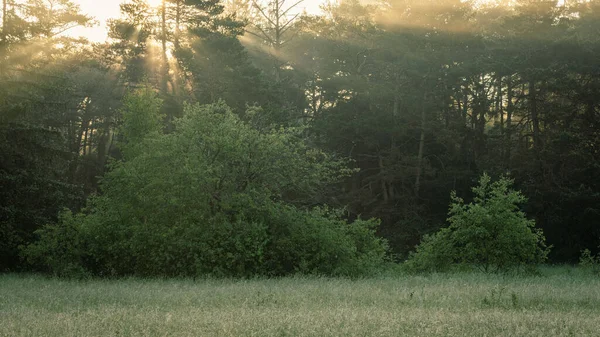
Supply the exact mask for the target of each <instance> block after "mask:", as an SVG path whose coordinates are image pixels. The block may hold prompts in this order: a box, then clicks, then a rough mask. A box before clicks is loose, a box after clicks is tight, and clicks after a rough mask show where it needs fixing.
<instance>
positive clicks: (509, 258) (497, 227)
mask: <svg viewBox="0 0 600 337" xmlns="http://www.w3.org/2000/svg"><path fill="white" fill-rule="evenodd" d="M512 183H513V182H512V180H510V179H508V178H506V177H502V178H500V179H499V180H497V181H494V182H492V181H491V178H490V176H488V175H487V174H484V175H482V176H481V178H480V179H479V185H478V186H476V187H474V188H473V193H474V198H473V202H471V203H468V204H465V203H464V201H463V199H461V198H459V197H458V196H456V194H455V193H453V194H452V196H451V199H452V203H451V204H450V210H449V216H450V217H449V218H448V222H449V226H448V227H447V228H444V229H442V230H440V231H439V232H438V233H436V234H434V235H433V236H428V237H426V238H425V239H424V240H423V242H422V243H421V244H420V245H419V246H418V247H417V250H416V253H413V254H412V255H411V256H410V258H409V259H408V261H407V262H406V264H407V268H408V269H409V270H415V271H419V270H428V269H429V270H432V269H433V270H436V269H437V270H439V269H443V268H447V267H449V263H458V264H465V265H472V266H475V267H478V268H480V269H481V270H483V271H485V272H498V271H505V270H508V269H511V268H515V267H521V266H524V265H535V264H538V263H541V262H544V261H545V260H546V256H547V254H548V251H549V249H548V248H547V247H546V245H545V238H544V235H543V234H542V231H541V230H540V229H536V228H535V222H534V221H533V220H529V219H527V218H526V216H525V213H523V212H522V211H521V210H520V209H519V205H520V204H523V203H524V202H525V201H526V198H525V197H524V196H523V195H522V194H521V193H520V192H518V191H515V190H513V189H512V188H511V187H512Z"/></svg>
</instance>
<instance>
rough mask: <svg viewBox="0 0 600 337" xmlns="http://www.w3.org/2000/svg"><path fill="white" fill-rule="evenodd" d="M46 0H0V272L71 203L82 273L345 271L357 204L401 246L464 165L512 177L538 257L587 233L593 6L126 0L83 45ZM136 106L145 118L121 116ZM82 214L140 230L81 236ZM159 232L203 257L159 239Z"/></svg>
mask: <svg viewBox="0 0 600 337" xmlns="http://www.w3.org/2000/svg"><path fill="white" fill-rule="evenodd" d="M50 3H51V4H50V5H49V4H48V3H42V2H39V1H33V0H23V1H17V0H2V12H1V14H2V26H1V29H0V186H1V189H0V237H1V240H0V259H1V261H0V269H2V270H18V269H23V268H27V267H26V265H27V264H26V259H24V256H25V255H23V251H24V250H23V248H24V247H26V246H27V245H28V244H30V243H32V242H35V240H36V234H34V232H35V231H36V230H38V229H40V228H42V227H43V226H44V225H46V224H51V223H56V222H57V220H58V215H59V213H60V212H61V210H63V209H64V208H68V209H70V210H72V211H73V213H79V211H80V210H82V209H83V213H81V214H83V215H81V216H85V218H86V219H85V221H83V220H81V221H77V220H74V219H76V218H77V217H78V216H80V215H77V214H76V215H74V216H71V215H68V213H62V214H63V215H61V221H62V223H63V224H69V223H77V226H76V228H75V229H74V230H75V231H81V230H83V232H81V233H83V234H81V235H83V236H82V237H84V238H88V239H89V240H88V239H86V240H87V241H86V240H84V241H85V245H88V246H81V247H79V248H77V249H81V250H83V251H86V252H95V253H94V254H93V255H90V256H87V255H85V254H83V255H81V254H75V257H73V258H74V259H75V260H77V261H75V262H73V263H74V265H77V266H81V265H85V266H87V268H88V269H92V270H93V269H94V268H97V270H95V272H96V273H99V274H100V273H115V274H126V271H125V269H126V268H127V267H131V268H138V269H136V270H137V273H139V274H153V273H155V270H153V269H152V268H162V267H164V268H166V269H161V270H168V268H169V267H173V268H175V267H176V265H175V264H174V261H195V262H193V263H192V262H190V263H187V264H185V265H186V266H187V267H186V268H192V267H190V266H192V265H193V266H195V267H193V268H196V269H193V270H192V269H190V270H188V271H186V272H185V273H187V274H196V273H205V272H206V271H207V270H211V271H213V272H214V271H220V272H221V273H222V274H239V273H242V274H244V273H249V274H252V273H267V274H268V273H271V274H285V273H288V272H293V271H295V270H296V271H297V270H301V271H309V272H310V271H315V272H320V273H330V274H335V273H338V274H348V273H351V272H349V270H361V268H364V266H365V265H369V264H376V263H378V262H376V261H381V260H382V259H383V258H382V255H381V254H382V253H381V252H382V249H383V250H385V243H384V242H383V241H380V240H379V239H378V238H376V237H374V236H373V235H372V231H373V229H374V223H371V222H369V221H363V220H360V219H370V218H377V219H380V220H381V224H380V225H379V227H377V228H378V229H377V235H378V237H380V238H385V239H386V241H387V242H388V244H389V247H390V249H391V251H392V252H393V253H394V256H395V258H397V259H403V258H404V257H406V256H407V255H408V252H409V251H410V250H412V249H413V248H414V246H415V245H416V244H417V243H418V242H419V241H420V239H421V238H422V237H423V235H425V234H428V233H432V232H435V231H437V229H439V228H440V227H442V226H444V223H445V221H446V217H447V216H448V215H447V214H448V204H449V203H450V192H451V191H453V190H455V191H457V193H458V194H459V195H463V196H464V195H469V193H471V192H470V187H471V186H473V185H474V183H475V182H476V181H477V179H478V178H479V176H480V175H481V174H482V173H483V172H488V173H489V174H491V175H492V176H499V175H502V174H509V175H510V176H511V177H512V178H514V180H515V183H516V187H517V188H519V189H520V190H522V192H523V194H524V195H526V196H527V197H528V201H527V203H526V204H525V205H524V206H523V207H524V208H523V210H524V211H525V212H526V213H527V214H528V215H529V216H530V217H531V218H534V219H535V221H536V223H537V226H538V227H541V228H542V229H543V230H544V234H545V236H546V238H547V243H548V244H551V245H553V249H552V250H551V252H550V255H549V257H550V259H551V261H555V262H566V261H575V260H576V259H577V258H578V257H579V254H580V251H581V250H583V249H586V248H588V249H592V251H594V249H595V248H596V247H598V245H600V227H599V226H598V220H599V219H600V214H599V212H600V209H599V207H600V206H599V205H600V195H599V193H600V188H599V186H598V184H599V183H598V182H599V181H600V166H599V163H600V161H599V159H600V158H599V155H600V154H599V149H598V148H599V146H600V142H599V140H600V139H599V137H600V133H599V131H598V130H600V129H599V128H598V114H599V113H600V111H599V109H600V59H598V55H600V34H598V33H599V32H600V2H599V1H595V0H594V1H568V2H564V3H562V2H561V3H557V2H556V1H516V2H510V3H509V2H506V3H504V2H503V1H498V2H494V1H489V2H469V1H466V2H463V1H460V0H439V1H434V0H431V1H428V0H425V1H423V0H420V1H411V0H404V1H401V0H386V1H382V2H380V3H377V4H373V5H361V4H360V3H358V2H356V1H342V2H340V3H339V4H338V5H330V6H327V7H326V8H325V10H324V13H323V14H322V15H320V16H307V15H302V13H300V10H299V7H297V6H294V5H290V4H288V3H286V2H284V1H281V0H273V1H271V2H268V3H264V4H262V3H255V2H252V1H244V0H232V1H229V2H227V3H220V2H219V1H216V0H215V1H195V0H186V1H183V0H168V1H164V2H163V3H162V5H161V6H158V7H157V8H151V7H149V6H148V5H147V4H146V2H144V1H142V0H133V1H126V2H125V3H124V4H123V5H122V6H121V11H122V17H121V18H120V19H116V20H113V21H110V22H109V25H108V26H109V33H108V34H109V37H110V39H109V40H108V42H106V43H100V44H90V43H89V42H87V41H85V40H79V39H73V38H70V37H65V36H64V34H63V32H64V31H65V30H66V29H68V28H69V27H72V26H74V25H86V24H90V22H91V21H90V20H91V18H89V17H86V16H85V15H82V14H80V13H79V10H78V8H77V6H75V5H74V4H73V3H72V2H70V1H67V0H54V1H50ZM296 14H298V15H296ZM147 88H153V91H152V92H153V93H154V94H153V95H150V94H149V93H148V92H147V90H148V89H147ZM140 90H141V92H145V94H140ZM132 92H138V94H137V96H135V95H133V96H132V94H131V93H132ZM140 95H142V96H140ZM143 95H146V96H143ZM135 97H138V98H139V97H145V99H143V100H141V101H136V100H135ZM155 99H156V100H157V101H156V102H159V103H156V102H155ZM132 102H133V103H132ZM153 102H154V103H153ZM134 103H135V104H134ZM144 104H147V105H146V106H145V105H144ZM188 104H191V105H188ZM196 104H199V105H196ZM205 104H209V106H207V107H202V106H201V105H205ZM153 109H155V110H156V114H155V115H152V116H155V117H156V116H160V117H156V118H157V119H156V121H157V123H158V124H157V126H156V125H155V127H154V129H153V128H150V129H148V127H149V126H148V124H147V123H146V122H149V120H153V119H152V118H154V117H152V118H151V117H149V120H146V119H142V120H139V121H138V122H136V123H133V124H131V123H129V124H127V123H128V121H129V122H131V120H130V119H129V120H128V117H127V116H128V113H131V112H137V113H138V115H140V116H144V114H143V113H144V112H149V111H154V110H153ZM193 116H196V117H193ZM216 116H221V117H216ZM194 118H196V119H194ZM219 118H222V119H223V121H219ZM224 121H226V123H225V122H224ZM206 123H207V125H214V126H215V127H216V128H217V129H219V128H220V129H219V130H221V131H222V133H218V132H215V133H211V132H212V131H211V130H209V129H206V128H207V126H206V125H205V124H206ZM211 123H212V124H211ZM228 123H232V125H229V124H228ZM238 127H239V130H240V132H245V134H244V135H245V136H244V137H246V138H244V137H242V138H240V137H239V136H238V135H236V132H235V130H237V128H238ZM150 130H154V131H152V132H151V131H150ZM202 130H204V131H202ZM140 131H141V134H139V132H140ZM201 131H202V132H204V134H205V135H204V136H203V133H202V132H201ZM188 133H189V134H188ZM148 135H153V137H147V136H148ZM136 137H137V138H136ZM194 137H200V138H198V139H196V140H197V142H196V143H194V142H193V141H192V140H193V139H195V138H194ZM221 137H222V138H221ZM209 138H210V139H211V140H210V142H208V140H207V139H209ZM249 140H252V141H253V142H255V143H253V144H256V146H257V148H254V147H252V146H251V144H245V142H247V141H249ZM203 141H207V142H208V143H202V142H203ZM136 144H137V145H136ZM199 144H200V145H199ZM201 144H205V145H206V144H210V146H208V145H206V146H205V147H201ZM260 144H263V147H260V146H259V145H260ZM278 144H279V145H278ZM134 145H135V146H134ZM284 145H285V146H284ZM199 146H200V148H199ZM278 146H279V147H278ZM140 147H142V148H143V149H141V148H140ZM194 151H196V152H194ZM198 151H200V152H198ZM202 151H204V152H202ZM135 153H137V154H135ZM267 154H268V156H269V158H271V159H270V160H269V159H268V158H267V157H264V156H267ZM292 154H293V155H292ZM202 156H204V157H202ZM261 156H262V157H261ZM202 158H203V159H202ZM201 159H202V160H201ZM270 161H272V162H270ZM206 162H210V163H211V165H212V166H211V165H208V166H206V167H199V166H198V165H200V163H206ZM191 163H195V165H191ZM248 165H250V166H249V167H250V168H249V167H248ZM255 167H259V168H264V169H265V171H262V170H256V171H254V170H255ZM228 169H229V170H228ZM190 170H192V171H190ZM193 170H195V171H193ZM202 170H205V171H202ZM303 170H304V171H303ZM265 172H270V173H269V174H266V173H265ZM259 173H260V174H259ZM261 174H264V175H261ZM178 177H179V178H178ZM190 177H196V178H198V179H200V178H201V177H209V178H210V179H212V180H210V181H208V180H207V181H204V180H197V181H193V180H189V179H190ZM196 178H194V179H196ZM136 179H137V180H136ZM177 179H181V180H177ZM202 179H204V178H202ZM207 179H208V178H207ZM194 184H197V186H203V190H202V191H197V190H194V189H193V188H192V187H193V186H194ZM206 186H210V189H206V188H204V187H206ZM178 191H179V192H178ZM90 196H93V197H92V198H91V199H90ZM153 196H154V197H155V198H153ZM242 196H243V197H242ZM88 199H89V201H86V200H88ZM117 200H120V201H119V202H117ZM86 205H87V206H86ZM326 206H327V207H329V208H330V209H343V211H332V210H327V207H326ZM324 207H325V208H324ZM240 212H241V213H240ZM296 212H299V213H296ZM150 215H152V216H150ZM123 217H125V218H123ZM199 219H202V221H200V220H199ZM348 222H350V223H354V224H355V225H354V227H353V225H348ZM82 223H83V224H85V225H82ZM166 223H169V224H177V225H173V226H167V227H161V225H165V224H166ZM198 223H202V226H200V225H197V224H198ZM195 224H196V225H195ZM223 224H227V226H224V225H223ZM307 224H312V226H313V227H310V226H309V225H307ZM81 226H83V227H81ZM102 228H104V229H106V228H114V229H115V231H113V232H111V233H113V234H114V235H117V234H118V235H121V238H132V237H134V238H136V239H139V240H138V241H132V242H127V241H126V240H125V241H123V240H121V241H119V240H117V239H116V238H115V237H104V238H103V239H102V240H104V241H102V240H100V239H98V240H99V241H93V240H92V239H90V238H93V239H97V238H100V237H101V234H102V233H104V234H106V233H105V232H102V233H101V232H98V231H100V229H102ZM160 228H162V230H164V231H161V229H160ZM215 228H221V229H223V228H225V229H226V230H224V231H222V232H220V233H218V232H217V231H216V229H215ZM311 228H312V229H311ZM323 228H329V229H330V230H331V231H327V232H323V233H320V232H319V231H318V229H323ZM352 228H354V229H352ZM59 229H60V230H67V233H66V234H64V235H67V234H68V233H69V232H68V226H66V227H65V226H63V227H61V228H58V229H57V230H59ZM292 229H294V230H292ZM48 231H50V229H48V227H47V228H46V229H45V233H46V234H47V235H49V237H52V235H51V234H48V233H49V232H48ZM78 233H79V232H78ZM144 233H145V234H147V236H144V235H145V234H144ZM174 233H179V234H177V235H176V236H173V235H175V234H174ZM181 233H185V235H183V236H181ZM194 233H196V236H194ZM199 233H213V234H214V235H215V236H213V237H211V236H210V235H206V234H204V235H200V234H199ZM242 234H243V235H242ZM292 234H296V235H297V236H296V239H294V238H293V236H291V235H292ZM38 235H39V232H38ZM61 235H62V234H61ZM78 235H79V234H78ZM56 237H60V235H58V236H56ZM78 237H79V236H78ZM175 237H177V238H181V237H187V238H192V237H195V238H199V237H200V238H203V240H205V241H193V240H192V241H185V240H184V241H185V242H181V244H182V245H183V246H186V247H196V248H197V247H209V248H206V250H205V251H208V250H210V251H211V252H212V253H211V254H213V255H212V258H208V257H207V256H208V255H202V253H201V252H199V251H197V250H194V249H196V248H189V249H188V250H180V249H179V250H175V251H173V250H169V249H171V248H173V247H171V248H169V247H170V246H169V245H167V242H171V243H173V242H175V241H173V240H175V239H174V238H175ZM236 237H237V238H239V239H240V240H237V239H236V240H234V238H236ZM242 237H247V238H249V241H243V240H241V238H242ZM324 237H327V238H329V240H330V241H327V240H321V241H319V240H317V238H324ZM226 239H227V240H226ZM90 240H91V241H90ZM315 240H316V241H315ZM334 241H335V242H337V241H343V242H345V245H342V246H336V247H337V248H336V249H338V248H339V249H340V250H339V251H336V250H332V251H329V253H327V254H324V255H319V254H320V253H321V252H322V249H323V247H328V245H329V244H330V243H331V242H334ZM94 242H95V243H94ZM111 242H112V243H114V245H115V246H114V247H112V246H110V245H108V243H111ZM217 242H218V243H219V244H216V243H217ZM244 242H245V243H244ZM314 242H320V243H317V244H315V246H313V247H311V246H310V245H311V243H314ZM133 243H135V244H133ZM94 244H95V246H94ZM220 244H222V246H220ZM245 244H247V245H249V246H244V245H245ZM56 245H57V247H59V246H60V244H59V243H56ZM89 245H91V246H89ZM152 245H154V246H152ZM203 245H204V246H203ZM30 247H32V248H30V249H29V253H28V254H29V255H27V256H29V257H30V258H31V261H30V262H31V263H33V264H34V265H35V263H36V253H35V248H36V247H37V248H39V249H42V248H40V247H41V246H39V245H38V246H30ZM110 247H112V248H110ZM147 247H159V248H160V249H159V248H157V249H159V250H156V251H155V252H156V254H155V255H153V256H154V257H155V258H156V260H152V259H150V257H151V256H147V255H145V254H144V248H147ZM244 247H245V248H244ZM248 247H252V249H250V248H248ZM277 247H279V248H277ZM340 247H341V248H340ZM360 247H363V248H360ZM365 247H369V248H368V249H367V248H365ZM65 249H66V248H65ZM94 249H95V250H94ZM277 249H279V250H277ZM361 249H362V250H361ZM40 251H43V250H40ZM234 252H238V253H240V252H245V253H244V254H250V255H244V254H241V253H240V254H237V253H234ZM251 252H254V253H253V254H254V255H252V254H251ZM265 252H268V253H265ZM274 252H278V253H277V254H275V253H274ZM292 252H295V253H293V254H292ZM184 253H185V254H186V255H185V256H182V255H181V254H184ZM228 253H230V254H233V257H232V256H230V255H228ZM380 253H381V254H380ZM177 254H180V255H177ZM269 254H271V255H269ZM294 254H296V255H294ZM340 254H341V255H345V256H347V260H345V262H344V261H341V262H339V261H338V262H339V264H338V263H337V262H336V264H332V265H327V264H326V263H324V261H337V260H336V259H337V258H339V256H340ZM275 256H277V257H275ZM282 256H286V259H287V260H285V259H281V257H282ZM336 256H337V257H336ZM38 257H39V256H38ZM98 257H102V258H101V259H97V258H98ZM125 257H128V258H129V259H135V261H134V260H126V259H124V258H125ZM334 257H336V258H334ZM81 259H83V260H81ZM207 259H208V260H207ZM228 259H229V260H228ZM91 260H93V261H91ZM116 261H120V262H119V263H121V264H115V263H116ZM216 261H221V262H222V263H225V262H223V261H229V262H227V263H226V265H219V264H218V263H217V262H216ZM286 261H287V262H286ZM299 261H303V262H302V263H300V262H299ZM319 261H320V262H319ZM38 262H39V261H38ZM342 262H343V263H342ZM265 265H267V266H269V267H265V268H268V270H258V269H260V268H263V267H264V266H265ZM159 266H162V267H159ZM259 266H262V267H259ZM361 266H362V267H361ZM182 268H183V267H182ZM257 268H258V269H257ZM303 268H304V269H303ZM319 268H325V269H323V270H321V269H319ZM132 272H133V271H132ZM172 274H177V273H176V272H173V273H172Z"/></svg>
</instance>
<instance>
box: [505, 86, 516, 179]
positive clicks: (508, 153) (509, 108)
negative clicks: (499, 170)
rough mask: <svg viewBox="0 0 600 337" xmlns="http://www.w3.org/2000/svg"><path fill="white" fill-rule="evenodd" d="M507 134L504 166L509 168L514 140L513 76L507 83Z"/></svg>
mask: <svg viewBox="0 0 600 337" xmlns="http://www.w3.org/2000/svg"><path fill="white" fill-rule="evenodd" d="M506 100H507V105H506V133H505V138H504V139H505V141H504V149H505V151H504V164H505V165H506V167H507V168H509V167H510V158H511V138H512V115H513V109H514V105H513V83H512V76H510V75H509V76H508V79H507V81H506Z"/></svg>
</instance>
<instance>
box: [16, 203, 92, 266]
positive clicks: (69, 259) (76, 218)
mask: <svg viewBox="0 0 600 337" xmlns="http://www.w3.org/2000/svg"><path fill="white" fill-rule="evenodd" d="M82 218H83V216H82V215H73V214H72V213H71V211H69V210H64V211H62V212H61V213H60V215H59V217H58V222H57V223H56V224H48V225H46V226H44V227H42V228H40V229H38V230H36V231H35V235H36V236H37V237H38V240H37V241H35V242H34V243H32V244H30V245H28V246H27V247H26V248H25V249H23V250H22V252H21V253H22V255H23V257H24V258H25V259H26V260H27V262H28V263H29V264H30V265H31V266H33V268H34V269H36V270H38V271H43V272H49V273H52V274H53V275H55V276H69V277H83V276H85V275H86V274H87V273H86V271H85V270H84V269H83V265H84V263H83V261H82V259H83V258H84V256H85V255H86V252H85V248H84V247H83V243H82V240H81V235H80V222H81V219H82Z"/></svg>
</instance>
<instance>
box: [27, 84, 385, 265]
mask: <svg viewBox="0 0 600 337" xmlns="http://www.w3.org/2000/svg"><path fill="white" fill-rule="evenodd" d="M140 95H148V93H147V92H143V93H141V94H140ZM129 100H130V101H131V102H134V103H135V104H133V103H132V104H129V105H126V108H129V109H137V108H139V107H144V106H145V105H144V104H141V103H140V100H133V99H131V98H129ZM154 113H158V109H154ZM126 115H128V116H135V113H128V114H126ZM155 124H156V123H150V124H148V123H141V122H140V121H139V120H138V119H135V118H133V119H132V120H131V123H125V124H124V128H127V127H128V126H129V127H131V128H133V131H131V130H130V131H127V130H123V132H122V134H123V135H125V136H127V135H130V136H129V138H127V137H125V139H124V141H125V142H127V141H131V140H132V139H134V140H135V142H129V143H125V145H123V144H121V148H122V149H123V150H124V160H122V161H117V162H115V163H114V164H113V165H112V166H111V171H110V172H108V173H107V174H106V175H105V176H104V178H103V181H102V184H101V190H102V194H101V195H99V196H96V197H94V198H91V199H90V200H89V202H88V207H87V209H86V210H85V211H84V213H83V214H81V215H78V216H76V217H70V218H68V221H65V222H64V224H62V225H59V226H58V227H56V228H60V230H61V231H64V232H65V233H64V234H65V236H64V238H65V239H64V240H66V241H63V239H62V238H61V235H62V234H61V233H62V232H53V231H51V230H48V232H47V233H43V235H41V236H40V241H39V242H38V243H37V244H36V245H33V246H32V247H31V248H30V249H31V250H32V251H34V252H35V254H34V255H32V256H36V257H39V258H42V257H43V255H44V254H45V253H49V254H50V256H56V259H57V261H58V260H61V261H63V262H65V261H73V262H72V263H73V264H74V265H79V266H82V267H83V268H85V270H88V271H90V272H91V273H93V274H95V275H117V276H119V275H141V276H198V275H214V276H251V275H257V274H261V275H285V274H290V273H296V272H299V273H311V274H324V275H356V274H360V273H364V272H367V271H369V270H371V269H372V268H376V267H377V266H378V265H381V264H382V263H383V260H384V257H385V254H386V244H385V242H384V241H382V240H380V239H378V238H377V237H376V236H375V233H374V228H375V227H376V225H377V222H376V221H363V220H358V221H355V222H353V223H351V224H348V223H347V222H346V221H344V220H342V219H341V217H340V216H339V214H336V213H335V212H331V211H328V210H325V209H304V208H302V207H300V206H298V204H301V203H302V200H306V199H307V198H314V196H315V195H316V194H318V193H319V190H320V189H321V188H322V187H323V186H325V184H326V183H327V182H329V181H332V180H335V178H336V177H338V176H340V175H343V172H344V166H343V163H342V162H340V161H336V160H332V159H331V158H329V157H328V156H327V155H325V154H324V153H322V152H320V151H317V150H314V149H311V148H309V147H308V146H307V145H306V144H305V143H304V142H303V141H302V139H301V138H300V135H301V130H297V129H276V130H260V131H259V130H257V129H255V128H253V127H252V126H250V125H249V124H247V123H244V122H243V121H242V120H240V119H239V117H237V116H236V115H234V114H233V113H232V112H231V110H230V109H229V108H228V107H227V106H225V105H224V104H213V105H208V106H198V105H196V106H188V107H187V108H186V110H185V116H184V117H183V118H181V119H179V120H177V121H176V122H175V126H176V129H175V130H174V131H173V132H172V133H169V134H163V133H161V132H159V131H158V130H156V128H155ZM140 130H142V131H143V130H150V131H148V132H145V131H144V132H142V131H140ZM143 135H147V137H145V138H144V137H143ZM130 138H131V139H130ZM69 242H71V243H76V244H75V246H74V247H75V248H73V249H72V247H67V248H68V249H67V251H73V252H75V253H77V254H74V255H69V254H71V253H69V254H66V255H62V257H61V255H60V252H58V251H56V252H55V251H54V250H53V249H54V247H55V246H56V247H62V246H64V245H67V244H70V243H69ZM80 247H85V253H86V254H87V256H89V258H86V259H81V258H78V256H79V255H78V254H80V253H81V252H80V251H79V249H80ZM34 260H35V259H33V258H32V262H34ZM46 262H48V261H46ZM57 263H58V262H57ZM65 263H66V262H65ZM46 266H47V267H48V270H50V271H52V272H57V271H59V270H61V269H63V267H62V266H61V265H59V264H52V263H46Z"/></svg>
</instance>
